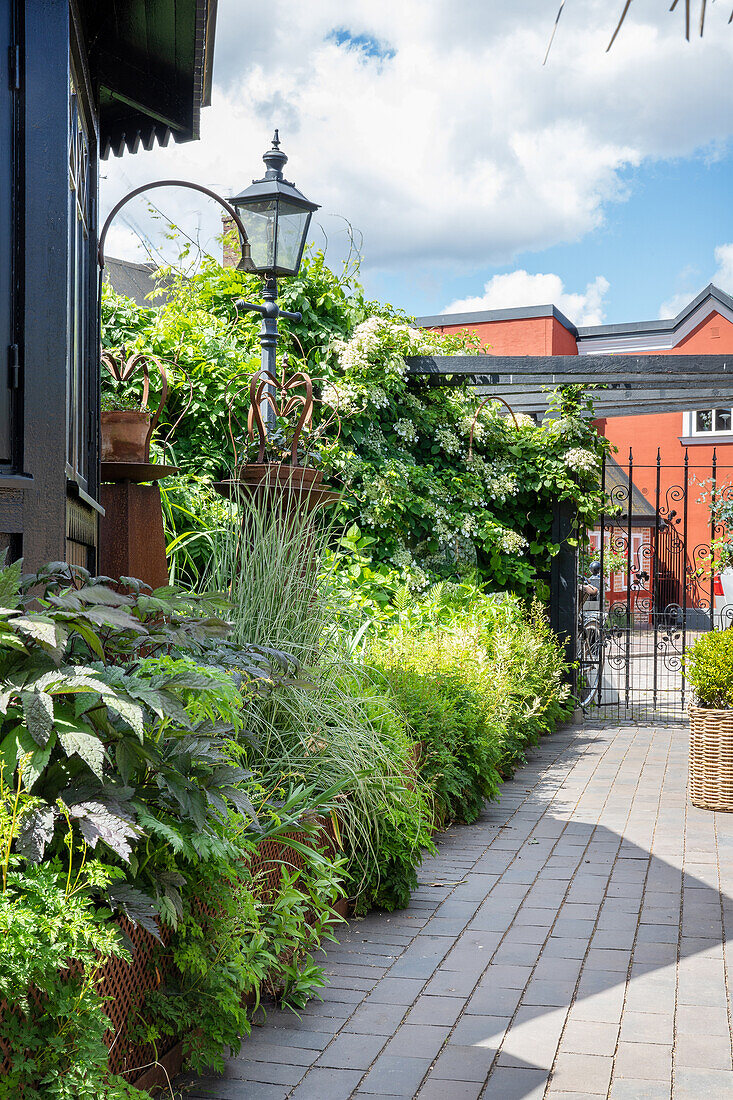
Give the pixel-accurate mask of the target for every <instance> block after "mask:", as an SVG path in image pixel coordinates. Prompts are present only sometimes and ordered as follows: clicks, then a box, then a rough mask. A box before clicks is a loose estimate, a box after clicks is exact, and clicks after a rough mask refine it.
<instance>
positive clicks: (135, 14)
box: [78, 0, 217, 158]
mask: <svg viewBox="0 0 733 1100" xmlns="http://www.w3.org/2000/svg"><path fill="white" fill-rule="evenodd" d="M216 6H217V0H104V2H103V3H100V0H79V2H78V10H79V15H80V19H81V25H82V29H83V33H84V38H85V42H86V46H87V50H88V58H89V72H90V75H91V80H92V85H93V87H94V91H95V95H96V97H97V101H98V106H99V129H100V138H99V151H100V156H101V157H102V158H105V157H107V156H108V155H109V154H110V152H112V153H114V154H115V156H121V155H122V153H123V152H124V150H125V149H127V150H128V151H129V152H131V153H134V152H137V150H138V149H139V148H140V146H141V145H142V146H143V148H145V149H150V148H152V146H153V145H154V144H155V142H156V141H158V142H159V143H160V144H161V145H166V144H167V143H168V141H169V140H170V138H171V136H172V137H173V139H174V141H177V142H183V141H193V140H195V139H196V138H198V136H199V118H200V111H201V107H202V106H206V105H207V104H208V103H209V102H210V99H211V79H212V77H211V74H212V65H213V56H214V31H215V26H216Z"/></svg>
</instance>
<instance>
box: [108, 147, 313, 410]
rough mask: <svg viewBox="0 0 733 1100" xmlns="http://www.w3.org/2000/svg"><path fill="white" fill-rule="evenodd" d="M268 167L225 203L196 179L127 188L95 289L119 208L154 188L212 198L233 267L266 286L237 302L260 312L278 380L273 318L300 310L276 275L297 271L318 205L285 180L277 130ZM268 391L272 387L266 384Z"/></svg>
mask: <svg viewBox="0 0 733 1100" xmlns="http://www.w3.org/2000/svg"><path fill="white" fill-rule="evenodd" d="M262 159H263V160H264V162H265V166H266V168H267V171H266V172H265V174H264V176H263V177H262V179H260V180H255V181H254V182H253V183H252V185H251V187H247V188H245V190H244V191H242V192H241V194H239V195H235V197H234V198H233V199H230V200H229V202H227V201H226V200H225V199H223V198H222V197H221V196H220V195H217V194H216V192H215V191H212V190H210V189H209V188H208V187H203V186H202V185H201V184H200V183H189V182H188V181H187V180H155V181H154V182H153V183H144V184H142V186H140V187H136V188H134V190H132V191H130V192H128V194H127V195H125V196H124V197H123V198H121V199H120V201H119V202H118V203H117V204H116V205H115V206H113V207H112V209H111V210H110V212H109V215H108V216H107V219H106V221H105V223H104V225H103V226H102V229H101V232H100V234H99V247H98V258H99V267H100V281H99V292H100V295H101V292H102V289H101V288H102V280H101V269H102V268H103V267H104V243H105V240H106V237H107V231H108V229H109V227H110V225H111V224H112V221H113V219H114V218H115V216H116V215H117V213H118V211H120V210H121V209H122V207H123V206H124V205H125V204H126V203H128V202H129V201H130V199H134V198H135V196H136V195H140V194H142V192H143V191H148V190H150V189H151V188H153V187H189V188H191V189H192V190H194V191H200V192H201V193H202V194H204V195H208V196H209V198H212V199H215V200H216V202H218V203H219V204H220V205H221V206H222V207H223V208H224V209H225V210H226V212H227V214H228V215H229V216H230V218H231V219H232V221H233V222H234V224H235V225H236V227H237V232H238V233H239V243H240V246H241V250H242V258H241V260H240V261H239V263H238V265H237V267H238V269H239V270H240V271H247V272H250V273H251V274H255V275H262V276H263V278H264V286H263V290H262V297H263V298H264V304H263V305H261V306H260V305H255V304H254V303H253V302H245V301H244V300H243V299H240V300H239V301H238V302H236V306H237V308H238V309H243V310H252V311H254V312H255V313H259V314H260V315H261V316H262V327H261V329H260V344H261V346H262V358H261V364H262V365H261V369H262V370H263V371H267V372H268V373H269V374H270V375H271V376H272V378H273V379H275V378H277V361H276V353H277V338H278V333H277V321H278V317H286V318H287V319H288V320H289V321H300V319H301V315H300V314H299V313H289V312H288V311H287V310H284V309H280V307H279V306H278V304H277V278H278V275H297V274H298V271H299V269H300V262H301V260H302V258H303V249H304V248H305V241H306V237H307V234H308V227H309V225H310V221H311V217H312V216H313V211H314V210H318V209H319V206H318V203H315V202H310V200H309V199H307V198H306V197H305V195H303V194H301V192H300V191H299V190H298V188H297V187H295V186H293V184H292V183H289V182H288V181H287V180H286V179H283V172H282V170H283V168H284V167H285V165H286V164H287V162H288V158H287V157H286V155H285V153H283V152H281V151H280V139H279V137H278V132H277V130H276V131H275V136H274V138H273V139H272V148H271V149H268V150H267V152H266V153H265V155H264V156H263V158H262ZM268 392H271V393H273V396H274V391H272V390H271V388H270V387H268ZM262 415H263V419H264V420H265V423H266V424H267V426H268V427H273V426H274V423H275V419H276V416H275V411H274V408H273V407H272V405H271V402H270V401H268V400H267V399H265V400H264V401H263V403H262Z"/></svg>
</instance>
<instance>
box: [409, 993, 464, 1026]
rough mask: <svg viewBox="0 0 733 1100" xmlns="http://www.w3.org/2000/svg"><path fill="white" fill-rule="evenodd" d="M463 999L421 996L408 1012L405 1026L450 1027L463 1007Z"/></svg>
mask: <svg viewBox="0 0 733 1100" xmlns="http://www.w3.org/2000/svg"><path fill="white" fill-rule="evenodd" d="M465 1003H466V1002H465V1000H464V998H463V997H447V996H429V995H421V996H420V997H418V999H417V1000H416V1001H415V1004H414V1005H413V1006H412V1008H411V1009H410V1011H409V1012H408V1014H407V1016H406V1018H405V1023H407V1024H438V1025H441V1024H448V1025H452V1024H454V1023H455V1021H456V1020H457V1019H458V1017H459V1016H460V1014H461V1012H462V1011H463V1008H464V1006H465Z"/></svg>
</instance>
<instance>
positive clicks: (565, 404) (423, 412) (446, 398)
mask: <svg viewBox="0 0 733 1100" xmlns="http://www.w3.org/2000/svg"><path fill="white" fill-rule="evenodd" d="M160 278H161V279H162V280H163V281H164V282H165V286H166V301H165V303H164V304H163V305H162V307H161V308H160V309H158V310H152V309H147V308H142V307H138V306H135V305H134V303H132V302H130V301H129V300H128V299H125V298H122V297H120V296H118V295H115V294H114V292H113V291H112V290H111V289H110V288H109V287H107V286H105V288H104V290H103V299H102V324H103V341H104V344H105V346H106V347H108V348H119V347H120V346H121V345H123V344H124V345H125V346H126V347H128V348H130V349H131V350H140V351H146V352H152V353H154V354H156V355H158V356H160V357H161V358H162V359H164V360H165V361H166V363H167V364H168V369H169V376H170V381H171V394H170V397H169V401H168V405H167V408H166V412H165V417H164V423H163V425H162V429H163V433H165V431H166V429H168V428H171V427H172V426H173V425H174V423H175V422H176V421H177V420H178V419H179V418H180V417H181V416H183V419H181V420H180V423H179V424H178V427H177V428H176V430H175V433H174V436H173V441H172V443H171V444H170V446H171V448H172V453H171V456H170V457H172V458H174V459H175V464H176V465H178V466H179V467H180V469H181V471H182V474H181V476H180V478H178V479H177V480H176V481H175V482H170V483H169V484H168V487H167V488H166V490H165V496H166V501H167V505H168V507H167V508H166V513H165V514H166V523H167V525H168V526H167V533H168V543H169V548H170V552H171V557H172V569H173V570H174V571H176V572H180V571H181V570H183V572H184V573H185V574H186V575H187V576H189V577H190V578H191V579H195V578H198V577H200V576H201V574H202V573H203V572H204V571H205V561H206V557H207V554H208V552H209V548H210V537H211V534H212V531H213V530H215V529H216V527H217V526H218V524H219V522H220V513H219V507H218V505H217V504H216V503H215V502H213V501H212V499H211V494H210V493H207V491H206V490H205V489H204V488H203V487H202V479H206V480H208V481H209V482H212V481H214V480H217V479H219V478H221V477H222V476H223V475H224V474H225V473H226V471H228V470H230V469H231V468H232V466H233V465H234V454H233V451H232V448H231V445H230V442H229V440H228V437H227V433H226V432H225V431H222V425H224V424H225V423H226V421H227V414H228V403H229V401H230V400H233V402H234V411H235V414H236V416H237V419H238V420H239V422H240V423H244V422H245V421H246V414H247V407H248V401H249V395H248V386H247V377H248V374H250V373H252V372H253V371H255V370H256V369H258V368H259V351H258V347H257V322H256V319H255V317H254V315H252V314H245V315H243V316H239V317H236V316H235V312H234V308H233V303H234V302H235V301H236V299H237V298H240V297H245V298H250V299H255V300H257V298H258V296H259V295H260V294H261V285H260V283H259V281H258V279H257V278H256V277H253V276H248V275H246V274H244V273H242V272H237V271H236V270H235V269H233V268H222V267H221V266H220V265H219V264H217V263H215V262H214V261H213V260H211V259H204V260H203V261H202V262H201V263H200V264H199V265H198V267H197V269H196V270H195V271H193V272H188V273H185V274H184V272H183V271H182V270H180V269H179V270H176V269H174V268H168V269H165V270H161V272H160ZM281 302H282V304H283V306H284V307H285V308H287V309H291V310H299V311H300V312H301V313H302V316H303V320H302V322H300V323H293V324H290V325H288V326H287V331H283V333H282V334H281V338H282V347H283V350H286V351H287V352H288V355H289V357H290V361H291V363H292V365H293V369H305V370H307V371H309V372H310V373H311V374H312V376H313V377H314V379H315V380H316V390H317V395H318V397H319V399H322V400H323V402H324V405H325V407H326V408H327V409H328V411H329V413H330V410H331V409H333V408H336V409H337V410H338V415H339V417H340V419H341V431H340V434H339V436H338V438H337V439H336V440H332V442H331V443H330V444H326V445H325V446H322V447H320V448H319V449H320V450H321V458H322V468H323V472H324V475H325V478H326V480H327V481H329V482H331V483H335V484H337V485H339V486H342V487H343V488H344V489H345V490H346V491H345V494H344V498H343V501H342V503H341V506H340V507H341V512H342V516H343V520H344V524H345V526H347V527H350V526H352V525H355V526H356V527H357V528H358V529H360V530H361V531H363V532H365V533H367V534H368V536H369V537H370V538H372V539H373V540H374V541H373V543H372V545H371V548H370V551H369V554H368V555H367V556H368V558H369V560H370V562H371V566H372V570H373V572H374V574H375V575H376V576H377V577H378V576H380V575H381V572H382V570H385V571H386V572H388V573H389V572H392V571H396V572H397V573H398V574H400V575H401V578H402V581H403V582H405V581H407V580H408V579H409V578H417V577H420V576H422V580H423V582H424V583H425V582H426V581H428V580H436V579H439V578H440V577H448V578H455V577H461V576H464V575H466V574H467V573H468V572H470V571H472V570H478V571H479V573H480V575H481V578H482V580H484V581H490V582H491V583H492V584H493V585H494V586H497V587H510V588H512V589H513V590H515V591H518V592H521V593H523V594H535V593H536V592H537V591H538V584H541V583H542V581H541V579H540V578H541V575H542V574H543V573H544V572H546V571H547V568H548V566H549V562H550V559H551V558H552V556H553V554H554V553H556V552H557V547H556V546H555V544H554V543H553V541H552V529H551V528H552V509H553V504H554V502H555V501H558V500H561V501H562V500H567V501H572V502H574V503H575V504H576V506H577V508H578V511H579V513H580V516H581V519H582V521H583V522H585V523H586V524H590V523H591V522H592V520H593V519H594V518H595V517H596V516H597V515H598V514H599V512H600V510H601V509H602V507H603V500H602V494H601V492H600V486H599V477H598V473H599V469H600V465H599V462H598V457H599V455H600V453H601V451H602V450H603V448H604V446H607V444H605V443H604V441H601V440H599V437H598V435H597V432H596V430H595V428H594V427H593V423H592V417H590V416H589V415H588V412H589V407H590V406H589V403H588V401H587V400H586V399H585V398H584V397H583V395H582V393H581V391H580V389H579V388H577V387H575V388H573V387H570V388H569V389H568V390H567V392H566V393H565V394H564V395H563V396H562V398H561V399H558V401H557V410H556V411H557V416H555V417H553V418H551V419H547V420H546V421H545V423H544V424H542V425H538V424H535V423H534V421H532V420H531V419H530V418H528V417H524V416H520V417H518V418H517V422H516V425H515V422H514V420H513V419H512V418H508V417H506V416H505V415H503V411H502V410H499V409H498V408H497V406H495V405H485V406H484V407H483V408H482V409H480V410H479V405H480V401H479V399H478V398H477V396H476V394H475V392H474V391H473V390H472V389H471V387H469V386H467V385H465V384H463V383H462V382H461V381H460V380H459V379H457V378H454V379H452V380H450V382H451V384H450V385H446V386H434V385H430V384H428V380H426V379H424V378H423V379H420V378H418V377H415V376H411V375H410V374H409V373H408V371H407V365H406V362H405V357H406V356H415V355H417V356H426V355H427V356H430V355H452V354H460V355H466V354H469V355H471V354H477V353H478V352H480V351H481V350H482V349H481V347H480V342H479V341H478V339H477V338H476V336H475V335H472V334H470V333H468V332H464V333H462V334H441V333H434V332H429V331H426V330H422V329H418V328H417V327H416V326H415V324H414V323H413V322H412V321H411V320H410V318H408V317H407V316H405V315H404V314H402V313H400V312H399V311H398V310H395V309H393V308H392V307H391V306H389V305H387V304H384V303H379V302H370V301H368V300H367V298H366V297H365V295H364V291H363V289H362V287H361V286H360V285H359V282H358V279H357V271H356V270H355V269H353V268H352V269H350V270H344V271H343V272H342V273H341V274H337V273H334V272H332V271H330V270H329V268H328V266H327V265H326V263H325V259H324V257H323V255H322V254H321V253H318V252H312V253H311V254H310V255H307V256H306V257H305V258H304V261H303V264H302V267H301V270H300V272H299V274H298V275H297V276H296V277H294V278H292V279H288V280H286V281H285V282H284V283H283V285H282V288H281ZM103 386H104V387H105V388H107V387H110V388H111V386H112V382H111V381H110V380H107V379H104V380H103ZM154 396H155V395H154ZM477 410H478V415H477V417H476V423H475V427H474V430H473V445H472V448H471V454H470V455H469V449H470V448H469V441H470V437H471V431H472V425H473V421H474V416H475V414H476V413H477ZM319 419H320V412H319V406H317V409H316V415H315V421H314V425H315V428H316V430H317V429H318V423H319Z"/></svg>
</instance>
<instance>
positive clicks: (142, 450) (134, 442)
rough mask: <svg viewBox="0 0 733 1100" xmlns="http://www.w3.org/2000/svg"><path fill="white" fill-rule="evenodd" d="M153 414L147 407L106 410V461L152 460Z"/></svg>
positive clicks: (104, 452)
mask: <svg viewBox="0 0 733 1100" xmlns="http://www.w3.org/2000/svg"><path fill="white" fill-rule="evenodd" d="M150 435H151V430H150V413H149V412H148V410H147V409H109V410H105V411H103V412H102V462H148V461H149V459H150Z"/></svg>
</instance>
